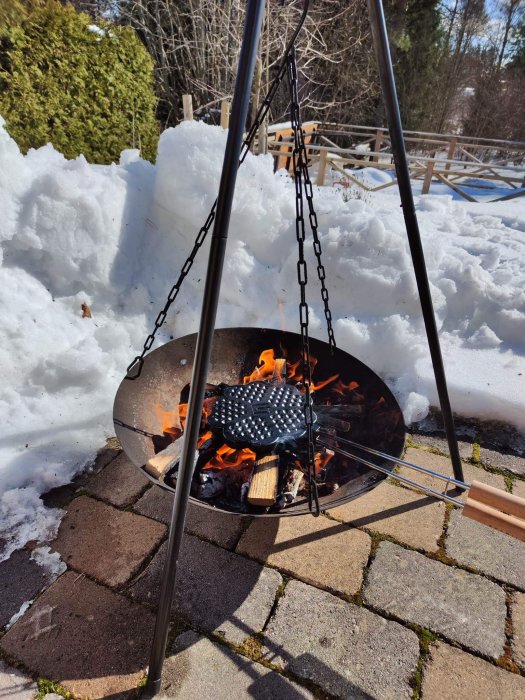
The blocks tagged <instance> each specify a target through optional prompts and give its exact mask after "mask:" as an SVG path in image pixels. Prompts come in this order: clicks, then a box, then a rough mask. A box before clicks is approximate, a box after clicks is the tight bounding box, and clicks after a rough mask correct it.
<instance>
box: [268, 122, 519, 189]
mask: <svg viewBox="0 0 525 700" xmlns="http://www.w3.org/2000/svg"><path fill="white" fill-rule="evenodd" d="M305 126H306V125H305ZM308 127H309V128H308V134H309V135H311V136H310V138H309V142H308V152H309V158H310V164H311V165H317V177H316V183H317V184H318V185H324V184H325V181H326V174H327V169H328V168H330V169H331V170H332V171H335V172H336V173H338V174H339V175H340V176H341V177H342V178H344V179H345V181H347V182H348V183H353V184H355V185H356V186H357V187H360V188H362V189H363V190H367V191H371V192H378V191H379V190H382V189H385V188H387V187H392V186H393V185H396V184H397V180H396V179H392V180H391V181H389V182H385V183H381V184H380V185H377V186H372V185H367V184H366V183H365V182H363V181H362V180H361V179H360V178H359V177H356V176H355V175H356V173H355V171H356V170H357V169H362V168H364V167H374V168H378V169H382V170H390V171H391V170H393V169H394V159H393V155H392V153H391V152H390V137H389V134H388V130H387V129H378V128H375V127H367V126H355V125H351V126H344V125H340V124H323V123H320V122H309V123H308ZM284 133H285V129H284V128H283V126H280V127H276V128H274V129H273V133H272V127H270V129H269V137H268V149H269V152H270V153H272V154H273V155H274V157H275V159H276V168H277V167H289V158H290V154H291V148H292V145H291V139H290V138H285V137H283V134H284ZM404 136H405V142H406V145H407V150H408V154H407V159H408V165H409V169H410V176H411V178H413V179H421V180H422V181H423V182H422V190H421V193H422V194H428V193H429V191H430V188H431V186H432V183H433V182H441V183H443V184H445V185H446V186H447V187H449V188H450V189H452V190H454V191H455V192H457V193H458V194H459V195H460V196H461V197H463V198H464V199H466V200H468V201H471V202H476V201H478V200H477V199H476V198H475V197H474V196H473V195H472V194H470V193H469V192H467V191H466V190H465V187H466V186H468V188H469V189H470V190H472V189H475V188H487V189H488V188H490V186H491V185H490V183H496V182H497V183H500V184H501V185H503V186H504V187H505V188H506V189H508V190H509V191H508V192H507V193H505V194H503V195H502V196H499V197H498V198H497V199H495V200H492V201H505V200H509V199H514V198H515V197H520V196H522V195H524V194H525V167H524V161H525V142H518V141H503V140H496V139H477V138H473V137H468V136H463V135H461V136H458V135H454V134H431V133H425V132H416V131H405V132H404ZM342 144H349V145H348V146H347V147H345V145H342ZM365 148H367V149H368V150H365ZM286 156H287V157H286ZM509 161H510V162H511V163H512V165H509ZM352 173H353V174H352ZM469 180H471V181H472V180H474V183H469V182H468V181H469ZM480 182H481V183H483V182H486V183H487V184H486V185H483V184H480Z"/></svg>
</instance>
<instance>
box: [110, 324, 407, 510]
mask: <svg viewBox="0 0 525 700" xmlns="http://www.w3.org/2000/svg"><path fill="white" fill-rule="evenodd" d="M195 343H196V334H195V335H189V336H185V337H183V338H180V339H178V340H174V341H171V342H169V343H167V344H166V345H164V346H162V347H161V348H159V349H158V350H155V351H153V352H152V353H150V354H149V355H148V356H147V357H146V358H145V362H144V366H143V368H142V372H141V376H140V377H139V378H138V379H136V380H134V381H131V380H129V379H124V380H123V382H122V384H121V385H120V388H119V390H118V392H117V396H116V399H115V405H114V419H115V429H116V434H117V436H118V438H119V440H120V442H121V444H122V447H123V448H124V451H125V452H126V454H127V455H128V457H129V458H130V459H131V461H132V462H133V463H134V464H135V465H136V466H137V467H138V468H139V469H140V470H141V471H142V473H143V474H145V475H146V476H147V477H148V478H149V479H151V480H152V481H154V483H156V484H158V485H159V486H161V487H162V488H165V489H168V490H170V491H174V490H175V488H176V483H177V471H178V457H179V456H180V451H181V443H182V440H183V437H182V436H183V431H184V424H185V417H186V409H187V401H188V395H189V388H190V381H191V372H192V366H191V361H192V358H193V356H194V352H195ZM310 354H311V366H312V381H313V383H312V386H311V391H312V399H313V412H314V432H315V429H316V428H317V427H320V428H322V429H323V432H324V434H325V435H326V434H327V433H329V434H330V435H331V436H332V438H331V440H332V441H333V442H334V441H335V442H337V438H338V436H340V437H341V438H346V439H352V440H355V441H356V442H359V443H360V444H362V445H364V446H370V447H373V448H375V449H377V450H380V451H383V452H385V453H388V454H390V455H392V456H394V457H399V456H400V455H401V452H402V449H403V444H404V435H405V427H404V423H403V416H402V413H401V410H400V408H399V406H398V404H397V402H396V400H395V398H394V397H393V395H392V393H391V392H390V390H389V389H388V387H387V386H386V385H385V384H384V382H383V381H382V380H381V379H380V378H379V377H378V376H377V375H376V374H374V372H372V370H370V369H369V368H368V367H367V366H366V365H364V364H363V363H362V362H360V361H359V360H357V359H356V358H354V357H352V356H351V355H349V354H347V353H345V352H343V351H342V350H339V349H335V351H334V354H332V353H331V351H330V348H329V346H328V345H327V344H326V343H323V342H321V341H318V340H315V339H310ZM303 388H304V387H303V384H302V376H301V337H300V335H298V334H295V333H287V332H283V331H277V330H271V329H259V328H227V329H221V330H216V331H215V334H214V343H213V351H212V357H211V365H210V369H209V373H208V385H207V391H206V398H205V401H204V406H203V413H202V421H201V430H200V438H199V443H198V452H197V453H196V455H195V471H194V476H193V481H192V489H191V494H192V495H191V499H192V500H193V501H194V502H196V503H198V504H199V505H202V506H205V507H210V508H215V509H218V510H222V511H226V512H230V513H232V512H233V513H239V514H249V515H254V516H282V515H299V514H304V513H307V512H309V506H308V499H307V479H306V464H307V443H306V438H305V425H304V404H305V396H304V393H303ZM373 459H374V460H375V462H374V463H377V464H378V465H380V466H383V467H385V468H387V469H392V468H393V466H392V463H391V462H387V461H384V460H382V459H381V458H380V457H374V458H373ZM314 468H315V481H316V484H317V489H318V493H319V502H320V507H321V509H326V508H328V507H334V506H335V505H339V504H341V503H344V502H346V501H349V500H352V499H353V498H356V497H358V496H360V495H361V494H363V493H365V492H366V491H368V490H370V489H371V488H373V487H374V486H375V485H376V484H377V483H379V482H380V481H381V480H383V479H384V478H385V475H384V474H381V473H378V472H376V471H375V470H373V469H372V468H370V467H368V466H365V465H362V464H359V463H358V462H357V461H355V460H353V459H349V458H348V457H345V456H341V455H340V454H337V453H335V454H334V452H333V451H332V450H330V449H328V448H327V447H326V446H320V445H319V446H317V447H316V450H315V459H314Z"/></svg>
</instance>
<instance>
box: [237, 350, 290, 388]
mask: <svg viewBox="0 0 525 700" xmlns="http://www.w3.org/2000/svg"><path fill="white" fill-rule="evenodd" d="M285 370H286V361H285V360H284V359H283V358H279V359H275V353H274V351H273V348H268V350H263V351H262V352H261V354H260V356H259V365H258V366H257V367H256V368H255V369H254V370H253V372H252V373H251V374H249V375H248V376H246V377H244V379H243V384H249V383H250V382H264V381H267V380H268V379H285V377H284V376H283V375H284V372H285Z"/></svg>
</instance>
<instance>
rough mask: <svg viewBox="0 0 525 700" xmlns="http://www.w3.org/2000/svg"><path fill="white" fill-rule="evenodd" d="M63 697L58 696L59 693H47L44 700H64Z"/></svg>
mask: <svg viewBox="0 0 525 700" xmlns="http://www.w3.org/2000/svg"><path fill="white" fill-rule="evenodd" d="M63 698H64V696H63V695H57V693H46V694H45V695H44V697H43V698H42V700H63Z"/></svg>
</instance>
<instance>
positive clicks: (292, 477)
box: [279, 467, 304, 508]
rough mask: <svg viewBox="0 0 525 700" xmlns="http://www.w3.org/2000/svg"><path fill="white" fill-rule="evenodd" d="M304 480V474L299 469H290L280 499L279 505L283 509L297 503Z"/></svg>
mask: <svg viewBox="0 0 525 700" xmlns="http://www.w3.org/2000/svg"><path fill="white" fill-rule="evenodd" d="M303 480H304V473H303V472H302V471H301V469H297V467H293V468H292V469H290V471H289V472H288V474H287V475H286V479H285V482H284V486H283V491H282V493H281V495H280V497H279V505H280V506H281V508H284V507H285V506H287V505H289V504H290V503H293V502H294V501H295V499H296V498H297V494H298V493H299V490H300V488H301V486H302V483H303Z"/></svg>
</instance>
